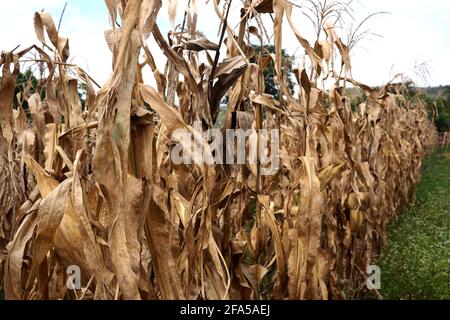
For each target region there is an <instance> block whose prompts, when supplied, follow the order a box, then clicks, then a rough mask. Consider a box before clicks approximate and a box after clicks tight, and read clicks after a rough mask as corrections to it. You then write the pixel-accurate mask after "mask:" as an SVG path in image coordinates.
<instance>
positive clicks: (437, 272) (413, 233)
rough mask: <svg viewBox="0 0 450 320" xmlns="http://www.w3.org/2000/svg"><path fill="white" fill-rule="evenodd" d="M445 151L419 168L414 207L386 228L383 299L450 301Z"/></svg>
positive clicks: (449, 169)
mask: <svg viewBox="0 0 450 320" xmlns="http://www.w3.org/2000/svg"><path fill="white" fill-rule="evenodd" d="M449 152H450V149H449V150H447V151H445V152H444V151H440V152H437V153H436V154H434V155H433V156H431V157H429V158H428V159H427V160H426V161H425V162H424V165H423V173H422V179H421V182H420V185H419V188H418V190H417V203H416V204H415V205H413V206H411V207H410V208H408V209H407V211H406V212H405V213H404V214H403V215H402V216H401V218H400V219H398V220H397V221H396V222H393V223H392V224H391V225H390V226H389V233H388V234H389V239H388V250H387V252H386V254H385V255H383V256H382V257H381V258H380V261H379V266H380V268H381V295H382V296H383V298H384V299H450V156H449V155H450V154H449Z"/></svg>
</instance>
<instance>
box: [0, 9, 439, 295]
mask: <svg viewBox="0 0 450 320" xmlns="http://www.w3.org/2000/svg"><path fill="white" fill-rule="evenodd" d="M105 2H106V5H107V8H108V10H109V14H110V18H111V27H112V29H111V30H109V31H107V32H106V33H105V34H106V41H107V42H108V45H109V47H110V49H111V51H112V53H113V61H112V66H113V70H112V72H111V75H110V77H109V79H108V81H107V82H106V83H105V84H104V85H103V86H102V87H101V89H100V90H99V91H98V92H96V91H95V90H94V88H93V82H92V80H91V78H90V77H89V75H87V74H86V73H85V72H84V71H83V70H82V69H81V68H79V67H77V66H73V65H70V64H67V59H68V57H69V56H70V52H69V41H68V39H67V38H64V37H61V36H60V35H59V34H58V31H57V30H56V28H55V24H54V22H53V20H52V18H51V17H50V15H48V14H47V13H45V12H40V13H36V15H35V18H34V21H35V29H36V35H37V38H38V40H39V41H40V42H41V44H42V45H41V46H33V47H30V48H27V49H24V50H22V51H20V52H16V53H13V52H4V53H2V56H1V59H0V65H1V66H2V67H3V68H2V70H3V71H2V72H3V74H2V78H1V86H0V109H1V112H0V125H1V131H0V185H1V188H0V203H1V207H0V261H1V268H2V269H0V272H1V274H2V280H3V285H4V290H5V294H6V298H7V299H118V298H121V299H261V298H269V299H330V298H332V299H341V298H348V297H349V296H348V295H347V296H346V294H345V292H346V289H348V288H360V287H361V285H362V284H364V281H365V278H366V276H367V275H366V268H367V266H368V265H369V264H371V263H372V262H373V261H374V258H375V257H376V256H377V255H378V254H379V253H380V252H381V250H382V248H383V247H384V246H385V245H386V241H387V239H386V225H387V222H388V221H389V219H391V218H393V217H394V216H396V215H397V214H399V213H400V212H401V209H402V208H403V207H404V206H406V205H407V204H408V203H409V202H410V201H411V200H412V199H413V197H414V191H415V187H416V185H417V183H418V180H419V177H420V168H421V161H422V159H423V157H424V156H425V155H426V153H427V152H429V151H430V150H431V149H432V148H433V146H434V145H435V144H436V131H435V128H434V126H433V124H432V122H431V121H430V120H429V119H428V114H427V110H426V109H425V106H424V105H423V104H421V102H415V103H414V104H412V103H411V102H410V101H407V100H405V99H404V98H403V97H402V96H401V95H400V93H399V90H396V87H395V86H391V85H390V84H388V85H386V86H384V87H382V88H379V89H372V88H369V87H367V86H364V85H362V84H360V83H358V82H356V81H354V80H353V79H351V76H350V68H351V66H350V54H349V50H348V47H347V46H346V45H345V44H344V43H343V41H342V40H341V39H340V38H339V36H338V35H337V32H336V30H335V29H334V28H333V26H329V25H327V27H326V30H324V31H325V34H326V39H321V40H320V41H318V42H316V43H315V44H314V45H311V44H310V43H309V42H308V40H306V39H305V38H304V37H303V36H302V35H301V31H300V30H301V25H298V24H297V23H296V22H295V21H292V19H291V12H292V10H293V8H292V5H291V4H290V2H288V1H284V0H273V1H266V0H264V1H247V6H246V7H245V8H244V9H243V11H242V12H243V14H242V17H243V18H242V21H241V25H240V27H239V32H238V33H237V34H235V33H234V29H233V28H232V27H231V26H230V25H229V24H228V22H227V18H226V17H227V14H228V12H227V11H228V9H227V6H223V1H222V2H221V1H213V4H212V5H213V6H214V7H215V12H216V13H217V15H218V16H219V17H220V19H221V20H222V21H223V25H224V26H225V27H224V28H223V29H222V30H223V39H222V40H223V41H220V43H219V44H216V43H213V42H211V41H209V40H207V39H205V38H203V37H200V33H199V31H198V30H196V20H197V18H199V17H197V13H196V11H195V10H194V9H192V10H190V11H189V12H187V16H186V20H185V22H186V23H185V30H184V32H181V33H174V34H170V35H169V36H168V37H169V38H165V37H164V36H163V35H162V34H161V31H160V30H159V28H158V23H157V16H158V13H159V10H160V8H161V5H162V4H161V0H122V1H110V0H106V1H105ZM169 7H170V12H171V19H174V16H175V11H176V8H177V1H170V6H169ZM222 7H223V8H222ZM221 8H222V9H221ZM269 13H271V14H272V15H273V17H274V19H273V30H274V38H273V41H274V44H275V54H274V55H270V54H265V53H264V52H261V53H256V52H255V50H253V49H252V46H251V45H250V44H249V43H248V42H247V40H248V36H247V35H250V34H253V35H255V34H256V35H258V36H259V37H261V36H260V35H261V34H263V32H262V30H259V29H258V27H256V26H255V24H254V23H253V22H254V20H257V21H260V17H261V16H262V15H266V14H269ZM200 18H201V17H200ZM258 19H259V20H258ZM252 20H253V21H252ZM285 21H287V22H288V25H289V26H290V27H291V29H292V31H293V33H294V34H295V36H296V38H297V39H298V41H299V43H300V44H301V45H302V46H303V48H304V50H305V52H306V54H307V56H308V58H309V60H310V65H311V68H310V69H311V70H309V69H308V70H307V69H302V68H299V69H297V70H295V76H296V80H297V84H298V85H299V90H298V94H295V95H294V94H292V93H291V91H290V90H289V89H288V87H287V84H286V81H285V79H286V74H285V70H284V68H283V64H282V60H281V56H282V55H281V50H282V47H283V37H282V36H283V34H282V29H281V26H282V23H284V22H285ZM119 22H120V23H119ZM250 24H251V27H249V26H250ZM256 25H259V24H256ZM150 36H153V38H154V39H155V41H156V43H157V45H158V47H155V48H149V47H148V46H147V44H146V39H148V38H149V37H150ZM47 39H49V40H50V42H48V40H47ZM223 44H225V45H226V49H227V50H226V57H224V58H225V59H218V58H219V53H220V47H221V46H222V45H223ZM153 50H161V51H162V52H163V54H164V55H165V56H166V57H167V65H166V66H165V67H164V69H163V70H160V69H159V68H158V66H156V64H155V62H154V59H153V56H152V51H153ZM30 52H33V53H34V54H35V55H36V56H37V57H39V59H38V60H39V62H38V63H39V65H40V67H41V68H42V69H44V70H45V72H43V73H42V74H43V75H44V76H43V77H42V78H41V79H40V81H39V83H38V90H37V91H36V92H31V91H30V90H23V91H21V92H19V93H18V95H17V96H15V88H16V86H17V85H18V84H17V83H16V76H17V74H18V73H19V70H20V62H19V59H21V58H22V57H24V56H25V55H27V54H28V53H30ZM222 54H223V53H222ZM141 56H143V57H144V59H139V57H141ZM335 59H337V60H335ZM271 61H273V62H274V66H275V68H274V69H275V72H276V85H277V86H278V88H279V90H280V93H281V94H280V98H279V99H275V98H274V97H273V96H270V95H267V94H264V86H265V84H264V76H263V71H264V68H266V67H267V66H268V64H269V63H271ZM336 61H340V62H341V63H340V65H339V63H336ZM335 65H337V68H340V70H334V68H335ZM146 66H149V67H150V69H151V70H152V72H153V74H154V76H155V79H156V87H152V86H150V85H148V84H144V83H143V76H142V69H143V68H145V67H146ZM330 77H331V78H333V79H334V85H333V86H331V88H329V89H328V90H324V89H323V88H321V87H320V86H319V85H318V83H320V82H321V81H322V80H323V79H325V78H330ZM81 83H82V84H84V85H85V86H86V88H87V95H86V97H85V103H82V102H81V100H80V97H79V95H78V91H77V88H78V85H79V84H81ZM348 83H352V84H353V85H354V86H357V87H360V88H361V89H362V90H364V92H365V94H366V95H367V97H368V102H367V103H363V104H361V105H359V106H358V108H357V110H353V111H352V109H351V105H350V98H349V97H348V95H347V94H346V90H347V85H348ZM42 92H45V94H42ZM225 95H228V100H227V105H226V114H225V124H224V128H223V130H225V129H237V128H239V127H240V126H241V125H242V124H243V123H246V122H245V121H244V120H242V119H247V120H248V119H250V121H251V122H253V124H251V122H250V127H251V128H253V130H254V131H258V130H260V129H262V128H272V129H278V130H279V131H280V141H281V146H280V159H281V164H280V169H279V171H278V172H277V173H276V174H274V175H270V176H263V175H261V170H262V168H261V164H258V165H256V166H253V165H239V164H226V165H211V164H202V165H196V164H192V165H183V164H181V165H175V164H173V163H172V162H171V160H170V156H169V153H170V150H171V148H172V146H173V142H172V141H171V138H170V137H171V133H172V132H174V130H176V129H179V128H185V129H187V130H189V131H190V132H192V133H193V134H194V136H195V129H194V128H193V123H194V121H196V120H200V121H201V122H202V124H203V127H204V128H203V129H207V128H211V127H212V126H213V125H214V123H215V122H216V120H217V118H218V115H219V112H220V107H219V105H220V102H221V101H222V98H223V97H224V96H225ZM14 101H18V103H19V105H18V107H17V108H13V105H14ZM25 103H27V105H28V106H29V112H30V114H31V116H30V118H27V115H26V113H25V110H24V108H23V106H24V104H25ZM247 122H248V121H247ZM247 125H248V124H247ZM244 126H245V125H244ZM196 137H197V138H196V139H197V141H196V143H199V144H203V145H204V144H207V142H206V141H204V139H203V140H202V138H199V137H198V134H197V135H196ZM71 265H77V266H79V267H80V268H81V276H82V279H81V281H82V288H84V289H82V290H78V291H77V290H75V291H74V290H68V289H67V286H66V279H67V274H66V268H67V267H68V266H71Z"/></svg>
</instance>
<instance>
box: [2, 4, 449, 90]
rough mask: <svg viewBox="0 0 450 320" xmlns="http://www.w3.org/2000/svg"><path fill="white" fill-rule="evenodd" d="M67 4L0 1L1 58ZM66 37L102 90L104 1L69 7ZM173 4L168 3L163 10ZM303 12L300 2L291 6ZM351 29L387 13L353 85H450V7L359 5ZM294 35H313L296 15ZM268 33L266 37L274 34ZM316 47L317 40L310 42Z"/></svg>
mask: <svg viewBox="0 0 450 320" xmlns="http://www.w3.org/2000/svg"><path fill="white" fill-rule="evenodd" d="M211 1H212V0H210V1H209V2H207V1H206V0H197V3H198V11H199V25H198V29H199V30H200V31H203V32H204V33H205V35H206V36H207V37H208V38H209V39H210V40H211V41H217V28H218V23H217V21H218V20H217V17H216V15H215V13H214V10H213V7H212V2H211ZM65 2H66V0H13V1H2V10H1V13H0V50H11V49H13V48H15V47H16V46H17V45H19V44H20V45H22V47H26V46H28V45H30V44H33V43H37V40H36V37H35V33H34V27H33V13H34V12H35V11H41V10H42V9H44V10H46V11H48V12H50V13H51V14H52V16H53V18H54V20H55V23H58V19H59V16H60V14H61V11H62V8H63V7H64V3H65ZM67 2H68V7H67V9H66V12H65V15H64V19H63V21H62V26H61V35H62V36H67V37H69V39H70V48H71V55H72V58H71V59H72V62H74V63H77V64H79V65H81V66H82V67H83V68H84V69H86V70H87V71H88V72H89V73H90V75H91V76H92V77H93V78H94V79H95V80H96V81H97V82H99V83H103V82H104V81H105V80H106V78H107V77H108V75H109V73H110V70H111V54H110V52H109V50H108V48H107V46H106V43H105V41H104V31H105V30H107V29H108V28H109V21H108V15H107V10H106V6H105V4H104V1H103V0H67ZM166 2H168V0H163V3H166ZM185 2H186V1H185V0H180V1H179V3H180V8H179V9H178V16H177V23H180V22H181V20H182V12H183V7H182V6H183V4H184V3H185ZM293 2H295V3H298V4H300V5H301V4H302V3H303V2H304V1H302V0H297V1H295V0H293ZM353 2H354V5H353V8H354V12H353V17H354V19H355V21H354V23H358V22H359V21H360V20H361V19H363V18H364V17H365V16H367V15H368V14H370V13H374V12H378V11H387V12H389V14H385V15H380V16H377V17H375V18H374V19H372V20H371V22H370V23H369V24H368V25H367V26H368V27H370V28H371V31H372V32H374V33H377V34H380V35H381V36H382V37H372V38H371V39H368V40H365V41H363V42H361V43H360V45H359V47H358V48H357V49H356V50H355V51H354V52H353V56H352V64H353V77H354V78H355V79H356V80H358V81H360V82H363V83H366V84H369V85H380V84H382V83H385V82H387V81H389V80H390V79H391V78H392V76H393V75H395V74H397V73H406V74H407V75H409V76H410V77H411V78H413V80H415V81H416V82H418V84H419V85H433V86H437V85H445V84H450V18H449V16H448V15H449V14H450V1H444V0H427V1H423V0H420V1H419V0H395V1H394V0H354V1H353ZM240 6H241V1H239V0H234V1H233V9H235V10H234V11H233V12H235V13H236V14H235V16H233V17H231V18H230V19H231V23H232V25H233V26H235V25H236V24H237V21H238V19H239V17H238V13H239V10H238V9H239V8H240ZM167 11H168V10H167V6H166V5H164V7H163V8H162V11H161V12H160V14H159V16H158V24H159V25H160V27H161V29H162V30H163V31H165V30H168V29H169V28H170V23H169V19H168V13H167ZM294 21H295V22H296V24H297V25H296V26H297V29H298V30H299V31H300V32H302V33H304V34H305V36H306V37H309V36H310V35H311V30H310V29H311V28H310V23H308V21H307V20H306V18H305V17H304V16H302V15H301V14H300V13H299V10H298V9H295V8H294ZM270 32H271V31H270V30H269V33H270ZM283 38H284V39H283V44H284V45H285V47H286V49H287V50H288V52H289V53H291V54H295V56H299V55H301V54H302V50H298V42H297V41H296V40H295V38H294V36H293V33H292V31H291V30H290V29H289V27H288V26H287V23H286V26H284V27H283ZM311 41H312V40H311ZM154 50H155V58H156V59H157V62H158V66H159V67H160V70H162V69H163V64H164V58H163V56H162V55H161V54H160V53H159V51H158V50H157V49H156V48H155V49H154ZM424 62H426V63H427V66H428V69H429V71H430V76H429V77H428V79H427V80H428V81H427V83H424V81H422V80H421V79H420V77H418V76H417V75H416V73H415V72H414V66H415V65H419V64H421V63H424Z"/></svg>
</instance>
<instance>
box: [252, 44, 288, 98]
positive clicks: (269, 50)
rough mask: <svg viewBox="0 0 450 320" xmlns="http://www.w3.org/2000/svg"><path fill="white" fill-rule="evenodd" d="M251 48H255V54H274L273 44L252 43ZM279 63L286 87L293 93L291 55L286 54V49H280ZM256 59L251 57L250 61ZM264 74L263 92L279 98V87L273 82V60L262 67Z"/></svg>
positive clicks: (274, 73) (274, 74)
mask: <svg viewBox="0 0 450 320" xmlns="http://www.w3.org/2000/svg"><path fill="white" fill-rule="evenodd" d="M253 49H255V52H256V55H255V56H258V55H259V54H260V53H261V54H263V55H264V54H266V55H267V54H275V46H273V45H265V46H263V47H261V46H257V45H253ZM281 55H282V57H281V64H282V67H283V71H284V75H285V77H286V78H285V81H286V85H287V87H288V89H289V90H290V91H291V93H294V82H293V80H292V75H293V66H292V63H293V57H291V56H290V55H288V54H287V53H286V50H285V49H283V50H282V51H281ZM255 61H256V59H255V58H253V59H252V62H255ZM263 74H264V81H265V90H264V93H267V94H271V95H273V96H274V97H275V99H279V97H280V88H279V87H278V86H277V85H276V84H275V76H276V72H275V65H274V63H273V61H271V62H270V63H269V65H268V66H267V67H266V68H265V69H264V71H263Z"/></svg>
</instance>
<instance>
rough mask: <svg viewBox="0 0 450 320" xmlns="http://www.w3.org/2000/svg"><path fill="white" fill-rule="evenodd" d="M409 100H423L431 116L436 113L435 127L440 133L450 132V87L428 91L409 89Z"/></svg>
mask: <svg viewBox="0 0 450 320" xmlns="http://www.w3.org/2000/svg"><path fill="white" fill-rule="evenodd" d="M406 96H407V97H408V98H409V99H421V100H423V101H425V102H426V104H427V106H428V110H430V114H431V113H432V110H434V111H435V112H436V119H435V125H436V128H437V130H438V131H439V132H444V131H448V130H450V86H447V87H435V88H427V89H420V90H419V89H417V88H414V87H411V88H408V90H407V92H406Z"/></svg>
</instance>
